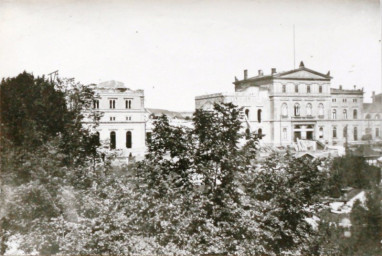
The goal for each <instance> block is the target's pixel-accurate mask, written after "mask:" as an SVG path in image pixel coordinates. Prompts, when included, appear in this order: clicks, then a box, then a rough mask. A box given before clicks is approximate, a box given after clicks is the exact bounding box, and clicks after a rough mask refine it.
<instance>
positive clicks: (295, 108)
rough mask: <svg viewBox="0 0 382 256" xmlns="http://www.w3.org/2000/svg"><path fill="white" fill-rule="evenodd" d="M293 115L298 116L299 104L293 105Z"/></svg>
mask: <svg viewBox="0 0 382 256" xmlns="http://www.w3.org/2000/svg"><path fill="white" fill-rule="evenodd" d="M294 115H295V116H300V104H298V103H296V104H294Z"/></svg>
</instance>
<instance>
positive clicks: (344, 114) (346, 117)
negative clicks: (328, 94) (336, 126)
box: [332, 108, 358, 120]
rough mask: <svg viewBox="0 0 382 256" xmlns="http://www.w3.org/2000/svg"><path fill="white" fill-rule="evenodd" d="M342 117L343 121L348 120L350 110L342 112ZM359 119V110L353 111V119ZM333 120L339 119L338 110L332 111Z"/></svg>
mask: <svg viewBox="0 0 382 256" xmlns="http://www.w3.org/2000/svg"><path fill="white" fill-rule="evenodd" d="M342 117H343V119H348V110H347V109H344V110H342ZM357 118H358V111H357V109H353V119H357ZM332 119H333V120H335V119H337V109H335V108H334V109H332Z"/></svg>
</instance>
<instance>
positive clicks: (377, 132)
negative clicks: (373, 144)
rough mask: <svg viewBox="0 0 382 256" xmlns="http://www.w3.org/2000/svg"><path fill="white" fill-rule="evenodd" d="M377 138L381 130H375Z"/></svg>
mask: <svg viewBox="0 0 382 256" xmlns="http://www.w3.org/2000/svg"><path fill="white" fill-rule="evenodd" d="M375 137H379V128H375Z"/></svg>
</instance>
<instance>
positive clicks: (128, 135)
mask: <svg viewBox="0 0 382 256" xmlns="http://www.w3.org/2000/svg"><path fill="white" fill-rule="evenodd" d="M131 139H132V136H131V132H130V131H128V132H126V148H131V145H132V143H131Z"/></svg>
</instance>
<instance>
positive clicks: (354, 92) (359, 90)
mask: <svg viewBox="0 0 382 256" xmlns="http://www.w3.org/2000/svg"><path fill="white" fill-rule="evenodd" d="M330 93H331V94H359V95H363V90H361V89H357V90H345V89H337V88H330Z"/></svg>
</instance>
